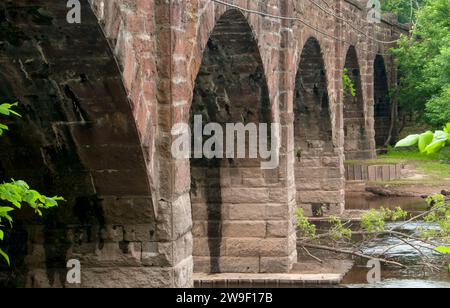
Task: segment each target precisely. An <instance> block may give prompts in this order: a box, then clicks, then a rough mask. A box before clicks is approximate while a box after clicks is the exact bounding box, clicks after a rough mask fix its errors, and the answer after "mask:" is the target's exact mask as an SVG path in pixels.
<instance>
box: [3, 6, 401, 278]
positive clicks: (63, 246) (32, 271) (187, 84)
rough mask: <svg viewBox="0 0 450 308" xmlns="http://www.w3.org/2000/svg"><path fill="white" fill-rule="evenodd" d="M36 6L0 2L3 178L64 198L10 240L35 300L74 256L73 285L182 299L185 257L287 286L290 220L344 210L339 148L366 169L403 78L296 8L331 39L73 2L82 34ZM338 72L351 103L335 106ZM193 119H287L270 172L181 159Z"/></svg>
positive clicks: (232, 162)
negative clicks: (181, 130)
mask: <svg viewBox="0 0 450 308" xmlns="http://www.w3.org/2000/svg"><path fill="white" fill-rule="evenodd" d="M38 2H39V3H37V4H36V3H30V2H29V1H15V2H11V1H9V2H8V1H4V2H2V3H1V4H0V66H1V67H2V71H1V72H0V98H1V99H5V100H7V101H11V102H13V101H15V100H19V101H20V103H21V104H20V106H21V107H20V108H21V109H20V110H19V112H20V113H22V115H23V118H22V119H20V120H17V121H18V122H17V123H11V125H10V127H11V132H9V133H8V134H6V135H4V136H2V138H1V139H0V142H1V148H2V151H1V153H0V158H1V159H0V161H1V163H0V177H1V178H2V179H3V178H5V179H7V178H22V179H25V180H27V181H28V182H30V183H31V184H33V185H32V186H33V187H36V188H38V189H39V190H40V191H43V192H45V193H46V194H47V195H56V194H58V195H63V196H64V197H65V198H66V199H67V203H65V204H64V205H62V206H61V207H60V208H58V209H55V214H54V215H53V214H52V215H51V216H49V217H51V218H49V220H48V221H47V219H44V221H43V222H42V225H39V226H37V227H36V226H31V227H29V226H24V230H20V231H23V232H18V234H19V233H20V234H24V236H23V238H17V239H16V238H14V239H11V241H13V240H14V241H15V240H17V242H20V243H23V247H20V248H19V250H20V252H17V253H18V254H23V252H26V253H27V256H24V262H25V263H24V264H23V266H21V267H20V268H17V271H16V272H15V274H17V275H19V276H20V275H23V274H22V273H27V274H26V275H27V277H28V279H27V285H28V286H35V287H63V286H64V285H65V282H64V279H65V271H66V269H65V268H64V266H65V262H66V261H67V258H69V257H71V256H76V257H78V258H79V259H81V260H82V261H83V271H82V273H83V277H82V281H83V283H82V285H81V286H82V287H91V286H92V287H108V286H111V287H117V286H122V287H189V286H192V279H191V275H192V271H193V266H194V265H193V262H194V261H193V259H192V255H194V256H195V257H196V262H197V261H198V262H199V264H200V265H201V264H206V263H209V265H208V266H200V265H199V266H200V267H203V268H205V270H209V271H240V272H272V271H282V272H286V271H288V270H289V268H290V266H291V264H292V263H293V262H295V258H294V257H293V256H294V255H295V246H296V243H295V232H292V225H291V224H292V219H293V215H294V214H293V213H294V208H295V206H301V207H305V208H307V211H306V214H307V215H313V214H314V213H313V207H315V206H317V204H319V205H321V206H323V209H324V211H323V212H324V213H325V214H327V213H339V212H340V211H341V210H342V209H343V205H344V195H343V188H344V180H343V179H344V168H343V161H344V152H345V158H347V159H365V158H370V157H373V156H374V154H375V145H376V144H378V145H380V144H381V142H382V139H384V138H385V135H383V133H385V132H386V127H387V124H388V119H389V114H388V113H389V112H390V110H389V108H388V105H389V104H388V103H389V102H388V100H387V99H386V97H385V96H386V95H385V94H386V93H387V89H388V87H390V86H392V85H395V84H396V82H397V74H396V69H395V66H394V63H393V59H391V58H390V57H384V58H382V56H381V54H383V53H385V52H386V46H384V45H383V44H378V43H376V42H374V41H373V40H372V39H370V38H367V37H362V36H360V35H358V34H356V33H355V32H354V31H353V30H352V29H351V28H349V27H348V26H347V25H345V24H342V23H340V22H337V21H336V20H335V19H334V18H332V17H331V16H327V15H326V14H325V12H322V11H319V10H318V9H317V7H315V6H314V5H313V4H312V3H308V2H302V3H300V6H301V11H302V14H303V16H304V18H306V19H307V21H308V22H310V23H312V24H315V25H317V26H318V27H319V28H320V30H321V31H323V32H326V33H328V34H330V35H333V36H336V35H338V36H339V38H340V40H339V41H334V40H330V39H326V38H325V37H324V36H321V35H319V36H317V35H316V33H314V32H313V31H310V30H309V29H308V28H307V27H304V26H303V25H301V24H299V23H296V22H288V21H279V22H278V21H269V20H268V19H267V18H264V17H262V16H257V15H253V14H243V13H241V12H239V11H237V10H234V9H231V8H225V7H224V6H222V5H220V4H215V3H212V2H207V1H150V0H149V1H147V0H145V1H144V0H110V1H106V0H91V1H87V0H83V1H81V2H82V6H81V7H82V20H83V22H82V24H81V25H72V24H68V23H67V21H66V14H67V7H66V5H65V4H66V3H64V2H58V1H50V0H44V1H38ZM240 5H242V6H244V7H246V8H252V9H254V7H253V5H252V3H250V2H249V3H240ZM332 6H333V7H335V6H338V7H339V10H340V11H342V12H343V14H344V16H346V17H347V18H349V19H350V20H352V22H353V23H354V25H355V26H357V27H359V28H360V29H362V31H364V32H366V33H372V35H375V36H376V37H377V38H378V39H384V40H392V39H393V38H397V37H398V36H399V34H400V33H401V32H404V29H403V28H401V27H398V25H396V24H395V23H392V22H383V23H380V24H375V25H368V24H367V22H366V18H365V17H366V16H365V12H363V11H362V10H361V9H360V8H359V7H358V6H355V5H353V4H352V3H349V2H348V1H345V0H340V1H337V2H335V3H333V4H332ZM258 9H259V10H262V11H267V12H270V13H271V14H279V15H285V14H286V12H295V11H297V10H298V7H297V4H295V3H294V2H292V1H291V2H289V1H286V0H275V1H271V2H270V3H261V5H260V6H259V8H258ZM318 21H320V22H318ZM343 40H345V41H346V42H347V43H343V42H342V41H343ZM350 45H351V46H350ZM110 46H111V47H112V48H110ZM354 46H356V47H354ZM360 48H364V49H367V50H369V52H362V51H361V50H359V49H360ZM377 54H379V55H378V56H377ZM383 61H384V63H383ZM116 63H118V64H119V66H118V67H117V65H116ZM344 66H345V67H346V68H348V69H349V74H350V77H351V78H352V80H354V82H355V85H356V88H357V96H356V97H350V96H348V95H343V91H342V69H343V67H344ZM383 66H384V70H383ZM192 113H199V114H202V115H203V116H204V121H205V123H204V124H206V122H218V123H221V124H222V125H223V124H224V123H227V122H242V123H250V122H254V123H270V122H280V123H281V124H282V129H281V136H277V137H276V138H277V139H279V140H280V141H281V145H280V146H281V147H280V153H279V154H278V155H279V157H278V158H279V166H278V168H275V169H273V170H261V168H260V167H261V165H260V163H261V159H248V158H246V159H223V160H216V161H209V162H207V163H205V161H203V160H202V161H195V160H191V161H189V160H187V159H183V160H176V159H174V157H173V156H172V153H171V144H172V141H173V139H174V137H173V136H171V129H172V127H173V125H174V124H176V123H180V122H183V123H190V122H189V121H190V117H191V115H192ZM19 121H20V123H19ZM394 133H395V132H394ZM24 145H25V146H24ZM344 150H345V151H344ZM205 164H206V165H205ZM374 172H375V175H372V176H377V174H378V173H379V171H378V170H375V171H374ZM395 172H398V170H395V171H394V170H390V169H389V170H385V171H381V173H382V174H385V173H389V174H392V173H395ZM353 174H354V175H355V174H356V173H355V172H353ZM368 176H369V177H370V175H369V174H368ZM25 229H26V230H25ZM191 232H192V233H191ZM14 253H16V252H14ZM202 260H203V261H202ZM205 260H209V261H205ZM205 262H206V263H205ZM1 283H2V282H0V284H1Z"/></svg>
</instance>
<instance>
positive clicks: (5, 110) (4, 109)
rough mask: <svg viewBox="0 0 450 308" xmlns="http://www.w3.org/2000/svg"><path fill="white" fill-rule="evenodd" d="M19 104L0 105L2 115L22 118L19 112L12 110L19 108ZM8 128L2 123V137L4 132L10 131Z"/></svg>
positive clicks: (0, 128)
mask: <svg viewBox="0 0 450 308" xmlns="http://www.w3.org/2000/svg"><path fill="white" fill-rule="evenodd" d="M17 105H18V103H14V104H0V114H2V115H5V116H9V115H11V114H12V115H15V116H18V117H20V114H18V113H17V112H15V111H14V110H13V109H12V108H13V107H15V106H17ZM8 129H9V128H8V126H7V125H5V124H2V123H0V136H1V135H3V131H5V130H8Z"/></svg>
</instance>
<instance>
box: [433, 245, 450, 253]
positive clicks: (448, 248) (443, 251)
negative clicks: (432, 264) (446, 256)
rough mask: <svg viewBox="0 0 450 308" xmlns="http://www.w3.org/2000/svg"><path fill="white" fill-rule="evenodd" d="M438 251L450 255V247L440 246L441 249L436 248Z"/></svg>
mask: <svg viewBox="0 0 450 308" xmlns="http://www.w3.org/2000/svg"><path fill="white" fill-rule="evenodd" d="M436 251H438V252H442V253H450V247H447V246H439V247H436Z"/></svg>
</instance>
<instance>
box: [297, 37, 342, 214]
mask: <svg viewBox="0 0 450 308" xmlns="http://www.w3.org/2000/svg"><path fill="white" fill-rule="evenodd" d="M294 117H295V118H294V146H295V147H294V149H295V180H296V190H297V205H298V206H301V207H302V208H303V209H304V211H305V213H306V215H309V216H322V215H325V214H327V213H329V212H336V211H339V208H340V206H339V204H340V202H339V182H340V180H341V179H340V178H341V176H340V172H339V157H338V155H337V154H336V152H335V150H334V144H333V129H332V122H331V115H330V106H329V97H328V90H327V79H326V70H325V64H324V60H323V55H322V51H321V48H320V45H319V43H318V41H317V40H316V39H314V38H310V39H309V40H308V41H307V42H306V44H305V46H304V48H303V51H302V54H301V58H300V64H299V67H298V72H297V75H296V85H295V93H294Z"/></svg>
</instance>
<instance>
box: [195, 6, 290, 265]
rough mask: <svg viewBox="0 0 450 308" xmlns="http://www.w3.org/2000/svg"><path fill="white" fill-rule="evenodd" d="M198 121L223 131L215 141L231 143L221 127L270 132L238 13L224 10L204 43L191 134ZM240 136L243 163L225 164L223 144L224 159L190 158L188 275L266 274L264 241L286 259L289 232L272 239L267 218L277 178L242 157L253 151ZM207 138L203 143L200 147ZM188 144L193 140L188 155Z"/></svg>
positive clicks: (265, 99) (256, 64)
mask: <svg viewBox="0 0 450 308" xmlns="http://www.w3.org/2000/svg"><path fill="white" fill-rule="evenodd" d="M198 116H201V119H202V123H201V127H202V128H205V126H206V125H208V124H211V123H215V124H218V125H219V127H221V128H222V131H223V132H224V134H223V136H219V137H218V138H219V139H220V140H219V141H222V140H223V141H226V140H227V139H228V137H230V136H229V135H230V134H228V132H227V127H226V126H227V124H233V125H234V124H237V123H242V124H243V125H247V124H255V126H256V127H258V125H259V124H260V123H266V124H268V125H269V126H270V121H271V106H270V99H269V91H268V87H267V81H266V77H265V74H264V67H263V63H262V60H261V56H260V54H259V49H258V45H257V43H256V41H255V39H254V37H253V33H252V30H251V28H250V26H249V24H248V23H247V20H246V19H245V17H244V16H243V15H242V13H240V12H239V11H236V10H229V11H227V12H226V13H225V14H224V15H222V17H221V18H220V20H219V21H218V23H217V24H216V26H215V28H214V29H213V32H212V34H211V35H210V38H209V40H208V43H207V46H206V48H205V51H204V53H203V59H202V64H201V67H200V70H199V73H198V75H197V78H196V81H195V88H194V91H193V101H192V107H191V112H190V127H191V131H193V130H195V128H196V123H198V122H196V121H195V118H196V117H197V118H198ZM194 134H195V132H194ZM194 134H193V135H194ZM227 134H228V135H227ZM268 134H269V136H270V131H269V132H268ZM216 136H217V135H216ZM233 136H234V139H235V141H234V145H233V147H234V146H236V147H237V146H238V142H239V139H236V137H237V134H235V135H234V134H233ZM245 136H246V137H245V142H244V143H245V149H246V155H245V158H235V157H234V158H230V157H229V155H228V154H227V153H226V148H225V147H228V146H229V144H228V142H226V143H227V144H225V143H223V144H224V145H225V146H224V147H223V148H222V149H219V150H218V151H219V152H222V153H223V154H224V155H223V158H222V157H219V158H217V157H215V158H210V159H207V158H205V156H204V154H205V153H203V156H202V158H191V162H190V165H191V204H192V220H193V237H194V249H193V257H194V271H195V272H212V273H217V272H262V271H268V269H267V268H266V267H267V264H268V263H267V262H266V263H265V261H267V260H264V257H265V256H266V255H267V256H268V255H269V254H270V253H272V254H273V251H269V250H268V245H269V243H268V242H269V241H272V242H273V241H280V242H283V243H285V245H284V247H282V246H279V247H275V253H277V254H278V255H279V260H280V262H285V261H286V258H287V256H288V252H287V246H288V244H287V236H288V230H290V228H286V230H285V231H284V230H283V231H280V232H281V234H278V235H277V236H275V235H273V234H270V230H269V225H270V224H271V222H270V220H269V214H266V207H267V204H268V203H270V189H269V188H268V186H269V185H272V186H273V185H274V184H275V185H276V183H277V182H278V173H277V172H273V171H274V170H263V169H261V157H260V155H259V154H258V157H257V158H253V157H251V156H250V155H249V150H250V148H251V147H252V146H255V144H251V142H250V141H249V139H250V138H249V136H250V135H249V133H248V132H246V134H245ZM208 138H210V136H204V137H203V138H202V141H203V145H204V146H206V143H205V140H207V139H208ZM236 140H237V141H236ZM258 140H259V138H258ZM195 142H196V138H195V137H194V136H193V137H192V149H193V150H194V151H193V152H194V154H195ZM268 145H269V147H270V141H269V142H268ZM213 148H214V150H216V149H217V148H216V147H213ZM274 202H276V201H274ZM278 202H280V201H278ZM286 226H287V223H286ZM275 237H278V238H277V239H274V238H275ZM272 248H273V247H272ZM277 249H278V251H277ZM282 257H284V259H283V258H282ZM277 262H278V261H277ZM285 263H286V264H288V262H285ZM281 267H282V266H279V267H277V270H278V271H279V270H280V268H281ZM288 267H289V266H286V268H285V269H284V271H287V270H289V268H288ZM272 270H273V266H272Z"/></svg>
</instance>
